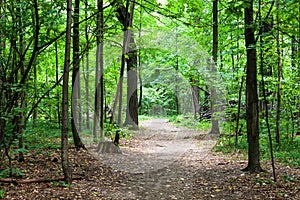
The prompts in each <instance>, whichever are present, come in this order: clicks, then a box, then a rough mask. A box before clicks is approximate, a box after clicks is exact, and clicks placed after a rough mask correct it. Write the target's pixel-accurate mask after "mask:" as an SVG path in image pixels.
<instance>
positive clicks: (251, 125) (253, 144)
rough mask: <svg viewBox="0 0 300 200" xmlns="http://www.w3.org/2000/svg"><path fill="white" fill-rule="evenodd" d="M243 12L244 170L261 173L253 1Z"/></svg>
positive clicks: (248, 2)
mask: <svg viewBox="0 0 300 200" xmlns="http://www.w3.org/2000/svg"><path fill="white" fill-rule="evenodd" d="M246 2H247V7H246V8H245V10H244V15H245V16H244V17H245V45H246V51H247V67H246V75H247V77H246V116H247V137H248V166H247V167H246V168H245V169H244V170H245V171H250V172H260V171H262V169H261V166H260V158H259V131H258V93H257V66H256V59H257V57H256V47H255V45H256V42H255V38H254V28H253V25H254V21H253V0H248V1H246Z"/></svg>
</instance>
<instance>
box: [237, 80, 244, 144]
mask: <svg viewBox="0 0 300 200" xmlns="http://www.w3.org/2000/svg"><path fill="white" fill-rule="evenodd" d="M244 81H245V78H244V76H242V80H241V86H240V89H239V97H238V110H237V111H238V112H237V119H236V127H235V146H237V145H238V139H239V126H240V115H241V103H242V92H243V85H244Z"/></svg>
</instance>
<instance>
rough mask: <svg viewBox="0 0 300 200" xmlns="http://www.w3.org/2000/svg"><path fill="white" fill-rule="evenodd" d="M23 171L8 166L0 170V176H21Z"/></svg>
mask: <svg viewBox="0 0 300 200" xmlns="http://www.w3.org/2000/svg"><path fill="white" fill-rule="evenodd" d="M23 175H24V173H23V172H22V170H20V169H19V168H11V169H10V168H8V169H4V170H2V171H0V178H8V177H10V176H12V177H21V176H23Z"/></svg>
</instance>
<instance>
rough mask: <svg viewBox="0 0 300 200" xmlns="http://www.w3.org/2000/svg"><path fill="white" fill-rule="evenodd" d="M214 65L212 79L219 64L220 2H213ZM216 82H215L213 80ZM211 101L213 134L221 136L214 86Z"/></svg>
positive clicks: (212, 86) (215, 0) (211, 88)
mask: <svg viewBox="0 0 300 200" xmlns="http://www.w3.org/2000/svg"><path fill="white" fill-rule="evenodd" d="M212 54H213V63H212V65H211V73H212V77H211V78H212V79H215V77H214V75H215V73H216V72H217V62H218V0H214V1H213V53H212ZM212 81H214V80H212ZM210 100H211V131H210V133H211V134H219V133H220V129H219V121H218V119H217V116H216V115H217V111H218V109H217V91H216V88H215V86H214V85H213V84H211V86H210Z"/></svg>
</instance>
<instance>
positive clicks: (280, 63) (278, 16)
mask: <svg viewBox="0 0 300 200" xmlns="http://www.w3.org/2000/svg"><path fill="white" fill-rule="evenodd" d="M279 9H280V0H277V3H276V10H277V16H276V18H277V29H278V31H277V36H276V42H277V58H278V61H277V73H278V74H277V81H278V83H277V110H276V143H277V146H279V145H280V112H281V89H282V86H281V79H282V62H281V48H280V15H279Z"/></svg>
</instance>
